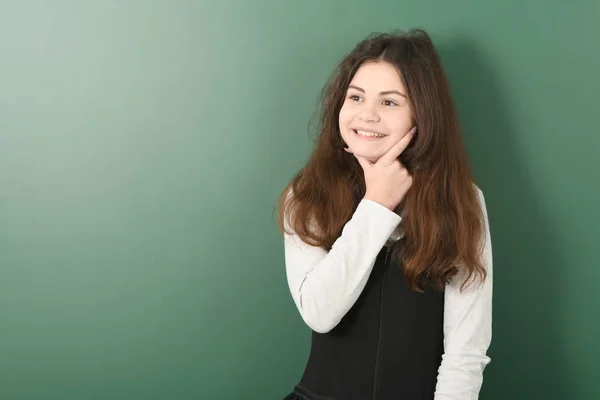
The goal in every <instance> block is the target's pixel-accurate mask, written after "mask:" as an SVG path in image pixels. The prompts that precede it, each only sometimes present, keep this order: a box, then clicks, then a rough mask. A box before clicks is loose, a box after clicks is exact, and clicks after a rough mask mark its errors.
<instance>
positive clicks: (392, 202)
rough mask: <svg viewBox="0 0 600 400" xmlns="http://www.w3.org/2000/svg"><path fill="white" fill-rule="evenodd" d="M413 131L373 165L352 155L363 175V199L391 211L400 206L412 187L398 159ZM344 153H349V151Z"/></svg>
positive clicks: (413, 129)
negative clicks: (365, 187)
mask: <svg viewBox="0 0 600 400" xmlns="http://www.w3.org/2000/svg"><path fill="white" fill-rule="evenodd" d="M415 131H416V127H413V128H412V129H411V130H410V132H408V133H407V134H406V135H404V136H403V137H402V139H400V140H399V141H398V142H397V143H396V144H395V145H394V146H392V148H391V149H389V150H388V151H387V152H386V153H385V154H384V155H382V156H381V157H380V158H379V160H377V162H375V163H373V162H371V161H369V160H367V159H366V158H364V157H361V156H357V155H356V154H354V157H356V159H357V160H358V162H359V163H360V165H361V167H362V169H363V171H364V174H365V184H366V186H367V191H366V193H365V197H364V198H365V199H368V200H372V201H375V202H377V203H379V204H381V205H383V206H384V207H387V208H389V209H390V210H392V211H394V210H395V208H396V207H397V206H398V204H400V202H401V201H402V199H403V198H404V196H405V195H406V193H407V192H408V189H410V187H411V185H412V176H411V175H410V174H409V173H408V170H407V169H406V168H405V167H404V165H402V163H401V162H400V160H399V159H398V157H399V156H400V154H402V152H403V151H404V149H406V147H407V146H408V144H409V143H410V141H411V140H412V138H413V137H414V133H415ZM346 151H348V152H349V153H350V152H351V150H349V149H348V150H346Z"/></svg>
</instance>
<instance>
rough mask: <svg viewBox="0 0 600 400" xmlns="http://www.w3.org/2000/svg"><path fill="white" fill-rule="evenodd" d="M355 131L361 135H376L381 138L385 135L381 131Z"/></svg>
mask: <svg viewBox="0 0 600 400" xmlns="http://www.w3.org/2000/svg"><path fill="white" fill-rule="evenodd" d="M355 132H356V133H358V134H359V135H362V136H370V137H377V138H382V137H384V136H385V135H382V134H381V133H373V132H367V131H355Z"/></svg>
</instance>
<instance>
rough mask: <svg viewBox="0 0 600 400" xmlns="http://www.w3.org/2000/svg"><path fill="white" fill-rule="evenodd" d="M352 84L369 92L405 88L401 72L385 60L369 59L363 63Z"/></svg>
mask: <svg viewBox="0 0 600 400" xmlns="http://www.w3.org/2000/svg"><path fill="white" fill-rule="evenodd" d="M350 84H352V85H356V86H359V87H361V88H362V89H364V90H365V91H367V92H368V91H377V92H380V91H385V90H402V89H404V85H403V84H402V79H400V72H399V71H398V70H397V69H396V67H394V66H393V65H392V64H390V63H388V62H385V61H369V62H366V63H364V64H362V65H361V66H360V67H359V68H358V70H357V71H356V74H354V77H353V78H352V81H351V82H350Z"/></svg>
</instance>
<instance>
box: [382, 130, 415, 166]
mask: <svg viewBox="0 0 600 400" xmlns="http://www.w3.org/2000/svg"><path fill="white" fill-rule="evenodd" d="M413 136H414V129H411V131H410V132H408V133H407V134H406V135H404V136H402V139H400V140H399V141H398V143H396V144H395V145H393V146H392V148H391V149H389V150H388V151H387V152H386V153H385V154H384V155H382V156H381V157H380V158H379V161H381V162H385V163H393V162H394V161H396V160H397V159H398V156H400V154H402V152H403V151H404V150H405V149H406V147H408V144H409V143H410V141H411V140H412V138H413ZM379 161H378V162H379Z"/></svg>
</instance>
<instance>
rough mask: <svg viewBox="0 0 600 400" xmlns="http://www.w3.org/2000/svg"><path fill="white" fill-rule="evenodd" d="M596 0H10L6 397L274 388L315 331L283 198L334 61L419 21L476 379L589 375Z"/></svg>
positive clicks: (0, 143) (553, 388)
mask: <svg viewBox="0 0 600 400" xmlns="http://www.w3.org/2000/svg"><path fill="white" fill-rule="evenodd" d="M598 18H600V3H598V2H597V1H595V0H589V1H573V2H571V3H570V4H568V5H567V4H566V3H565V2H558V1H539V0H538V1H534V0H531V1H525V2H523V1H516V0H511V1H507V2H490V1H487V2H484V1H477V2H476V1H467V0H459V1H454V2H444V1H421V2H408V1H404V2H397V1H391V0H388V1H383V0H382V1H373V2H364V1H341V0H336V1H333V0H331V1H322V0H319V1H317V0H310V1H302V2H291V1H273V0H272V1H269V0H253V1H242V0H238V1H223V2H208V1H183V0H178V1H173V0H172V1H142V0H138V1H134V0H130V1H117V0H108V1H94V2H92V1H66V0H56V1H53V2H48V1H42V0H38V1H18V2H17V1H5V0H0V399H3V400H4V399H6V400H21V399H23V400H33V399H36V400H38V399H40V400H42V399H43V400H54V399H57V400H58V399H60V400H75V399H78V400H79V399H90V400H92V399H111V400H117V399H128V400H137V399H140V400H141V399H144V400H149V399H249V400H252V399H277V398H281V397H283V395H284V394H285V393H286V392H287V391H289V390H290V389H291V387H292V386H293V385H294V383H296V381H297V379H299V377H300V375H301V373H302V371H303V368H304V363H305V361H306V357H307V352H308V345H309V336H310V333H309V330H308V328H306V327H305V326H304V325H303V323H302V321H301V319H300V317H299V315H298V313H297V312H296V310H295V308H294V305H293V302H292V300H291V297H290V296H289V293H288V291H287V285H286V281H285V274H284V265H283V251H282V250H283V249H282V243H281V239H280V236H279V234H278V232H277V230H276V225H275V219H274V217H273V215H272V213H273V207H274V204H275V199H276V197H277V195H278V194H279V192H280V190H281V189H282V188H283V186H284V185H285V184H286V183H287V181H288V180H289V179H290V178H291V176H292V175H293V173H294V172H295V171H296V170H297V169H298V168H299V167H300V166H301V165H302V163H303V161H304V160H305V159H306V157H307V156H308V154H309V152H310V149H311V145H312V143H311V141H310V138H309V136H308V134H307V123H308V121H309V119H310V117H311V115H312V112H313V110H314V107H315V106H316V100H317V95H318V91H319V90H320V88H321V86H322V84H323V82H324V80H325V79H326V77H327V76H328V74H329V71H330V70H331V68H332V67H333V66H334V64H335V63H336V61H337V60H338V59H339V58H340V57H341V56H342V55H343V54H344V53H345V52H346V51H347V50H349V49H350V48H351V47H352V46H353V45H354V43H355V42H356V41H357V40H359V39H361V38H362V37H363V36H364V35H366V34H368V33H370V32H371V31H375V30H379V31H381V30H387V29H389V28H410V27H416V26H419V27H424V28H426V29H428V30H429V31H430V32H431V34H432V36H433V37H434V40H435V41H436V43H437V44H438V45H439V47H440V51H441V53H442V55H443V58H444V62H445V63H446V67H447V69H448V72H449V75H450V79H451V82H452V86H453V91H454V93H455V97H456V100H457V106H458V109H459V112H460V117H461V121H462V123H463V126H464V130H465V137H466V142H467V145H468V148H469V151H470V154H471V157H472V160H473V165H474V168H475V172H476V175H477V177H478V182H479V185H480V186H481V187H482V189H483V190H484V193H485V194H486V199H487V202H488V208H489V213H490V219H491V225H492V235H493V244H494V254H495V314H494V317H495V318H494V342H493V347H492V349H491V352H490V354H491V357H492V364H490V366H489V367H488V369H487V370H486V376H485V383H484V390H483V394H482V396H481V398H482V399H486V400H496V399H497V400H500V399H502V400H506V399H569V400H570V399H592V398H600V384H599V382H598V379H597V376H598V372H597V364H596V360H597V359H598V357H599V356H600V345H599V344H598V340H597V338H598V337H600V321H599V318H598V309H599V308H600V299H599V295H598V289H597V287H598V282H599V281H600V268H598V266H599V265H600V256H599V255H598V253H597V252H596V250H597V247H598V242H599V239H600V233H599V231H598V226H599V225H600V219H599V217H598V205H599V204H600V188H599V186H600V185H599V182H600V179H599V178H598V169H599V168H598V166H597V162H598V153H599V152H600V135H599V134H598V124H597V114H598V111H597V109H598V104H599V103H598V94H599V93H600V91H599V89H600V84H599V79H598V75H597V72H598V70H599V69H600V56H599V55H598V53H599V52H598V41H597V38H598V37H600V28H598V27H597V20H598ZM594 25H596V26H594Z"/></svg>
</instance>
